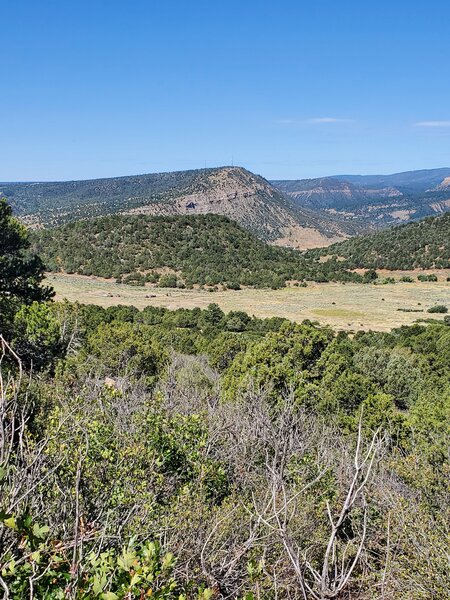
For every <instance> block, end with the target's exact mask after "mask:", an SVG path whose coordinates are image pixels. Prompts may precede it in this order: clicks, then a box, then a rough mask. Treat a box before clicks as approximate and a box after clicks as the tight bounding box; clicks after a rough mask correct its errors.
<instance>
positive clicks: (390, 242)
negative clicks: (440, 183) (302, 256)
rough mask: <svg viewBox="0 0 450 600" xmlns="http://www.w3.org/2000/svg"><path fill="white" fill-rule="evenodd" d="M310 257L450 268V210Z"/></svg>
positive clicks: (376, 265)
mask: <svg viewBox="0 0 450 600" xmlns="http://www.w3.org/2000/svg"><path fill="white" fill-rule="evenodd" d="M307 256H310V257H317V256H336V257H340V259H343V260H344V262H343V266H345V267H347V268H350V269H352V268H358V267H359V268H366V269H415V268H418V269H430V268H438V269H443V268H447V269H448V268H450V213H445V214H443V215H442V216H439V217H430V218H427V219H424V220H423V221H419V222H417V223H408V224H406V225H401V226H399V227H393V228H391V229H387V230H385V231H381V232H379V233H375V234H371V235H368V236H364V237H355V238H352V239H350V240H347V241H345V242H342V243H339V244H333V245H332V246H329V247H328V248H323V249H320V250H311V251H309V252H308V253H307Z"/></svg>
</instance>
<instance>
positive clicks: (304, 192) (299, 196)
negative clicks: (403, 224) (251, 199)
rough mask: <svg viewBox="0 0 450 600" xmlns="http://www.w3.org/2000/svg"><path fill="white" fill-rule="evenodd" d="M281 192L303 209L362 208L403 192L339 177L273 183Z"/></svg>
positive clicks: (400, 194)
mask: <svg viewBox="0 0 450 600" xmlns="http://www.w3.org/2000/svg"><path fill="white" fill-rule="evenodd" d="M272 184H273V185H274V186H275V187H277V188H278V189H279V190H281V191H282V192H284V193H285V194H287V195H288V196H290V197H291V198H293V199H294V200H295V201H296V202H298V203H299V204H301V205H302V206H308V207H310V208H321V209H338V208H341V207H346V208H347V207H351V206H356V207H358V206H360V205H363V204H367V203H368V202H370V201H371V200H373V199H375V198H395V197H399V196H402V193H401V192H400V191H399V190H397V189H395V188H392V187H387V188H380V189H370V188H365V187H363V186H358V185H355V184H352V183H350V182H348V181H343V180H340V179H336V178H335V177H321V178H320V179H298V180H293V181H289V180H288V181H272Z"/></svg>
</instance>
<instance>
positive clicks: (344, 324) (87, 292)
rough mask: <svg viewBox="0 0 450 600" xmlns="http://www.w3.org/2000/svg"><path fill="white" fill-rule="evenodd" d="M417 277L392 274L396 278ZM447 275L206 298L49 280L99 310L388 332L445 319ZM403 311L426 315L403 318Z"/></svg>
mask: <svg viewBox="0 0 450 600" xmlns="http://www.w3.org/2000/svg"><path fill="white" fill-rule="evenodd" d="M402 274H411V275H414V276H416V274H415V273H413V272H402V273H396V272H393V273H391V275H393V276H395V277H396V278H398V277H399V276H400V275H402ZM447 276H449V273H448V272H443V271H441V272H440V275H439V281H438V282H418V281H417V280H416V281H414V283H399V282H398V283H395V284H384V285H366V284H351V283H346V284H342V283H309V284H308V287H306V288H296V287H288V288H283V289H279V290H271V289H263V290H261V289H250V288H248V289H242V290H237V291H233V290H225V291H217V292H208V291H206V290H199V289H193V290H186V289H167V288H157V287H149V286H147V287H135V286H127V285H119V284H116V283H115V282H114V281H112V280H105V279H100V278H96V277H85V276H80V275H62V274H49V275H48V282H49V283H50V284H51V285H52V286H53V287H54V289H55V291H56V298H57V299H58V300H62V299H63V298H67V299H68V300H70V301H73V302H75V301H77V302H82V303H89V304H98V305H100V306H104V307H106V306H111V305H116V304H125V305H134V306H136V307H137V308H139V309H142V308H144V307H145V306H149V305H150V306H163V307H166V308H170V309H175V308H194V307H196V306H198V307H200V308H205V307H207V306H208V305H209V304H210V303H211V302H215V303H217V304H218V305H219V306H220V307H221V308H222V309H223V310H224V311H225V312H229V311H230V310H242V311H245V312H247V313H249V314H250V315H255V316H257V317H272V316H279V317H286V318H288V319H290V320H292V321H298V322H301V321H303V320H304V319H311V320H313V321H318V322H320V323H321V324H324V325H330V326H331V327H333V328H334V329H336V330H341V329H343V330H354V331H357V330H368V329H372V330H375V331H389V330H391V329H392V328H394V327H398V326H400V325H410V324H412V323H414V322H415V321H416V320H417V319H423V318H428V317H433V318H438V319H441V318H443V316H444V315H439V314H434V315H429V314H428V313H427V312H426V311H427V309H428V308H430V307H431V306H434V305H437V304H444V305H446V306H448V307H449V308H450V283H449V282H447V281H446V277H447ZM399 309H409V310H417V311H420V310H423V312H403V311H402V310H399Z"/></svg>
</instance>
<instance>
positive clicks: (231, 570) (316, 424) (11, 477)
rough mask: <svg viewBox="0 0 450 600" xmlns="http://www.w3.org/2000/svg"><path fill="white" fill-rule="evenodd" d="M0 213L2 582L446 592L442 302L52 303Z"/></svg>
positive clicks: (157, 593)
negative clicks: (293, 308)
mask: <svg viewBox="0 0 450 600" xmlns="http://www.w3.org/2000/svg"><path fill="white" fill-rule="evenodd" d="M0 220H1V224H2V234H3V237H2V238H0V332H1V334H0V589H1V591H2V594H3V597H4V598H6V599H11V600H22V599H23V598H30V599H36V600H37V599H39V600H41V599H43V600H63V599H72V600H92V599H94V600H97V599H98V600H143V599H144V598H149V597H152V598H156V599H159V600H211V599H215V598H217V599H218V600H226V599H227V600H229V599H232V598H233V599H238V600H274V599H275V598H278V599H280V600H291V599H297V598H301V599H303V600H325V599H329V598H339V599H344V598H352V599H359V600H386V599H387V598H389V599H390V600H404V599H405V598H407V599H408V600H429V599H430V598H433V599H434V598H436V599H439V600H440V599H443V598H448V590H449V587H450V586H449V583H450V582H449V571H448V539H449V536H450V528H449V527H450V508H449V507H450V490H449V485H448V481H449V479H448V476H449V472H450V460H449V443H448V442H449V439H450V430H449V423H450V321H449V320H448V318H444V321H443V322H440V323H436V322H433V321H430V322H429V323H428V325H427V326H424V325H415V326H413V327H409V328H407V327H405V328H401V329H397V330H394V331H392V332H391V333H372V332H368V333H362V332H361V333H358V334H356V335H348V334H346V333H339V334H338V335H336V334H334V333H333V332H332V331H331V330H329V329H327V328H322V327H318V326H314V325H313V324H311V323H310V322H304V323H303V324H301V325H299V324H294V323H290V322H289V321H287V320H285V319H277V318H273V319H264V320H263V319H257V318H254V317H250V316H249V315H247V314H245V313H243V312H239V311H234V312H230V313H228V314H224V313H223V312H222V311H221V310H220V308H219V307H218V306H217V305H215V304H211V305H210V306H209V307H208V308H207V309H204V310H200V309H199V308H196V309H192V310H177V311H169V310H166V309H162V308H155V307H147V308H145V309H144V310H143V311H141V312H140V311H139V310H137V309H135V308H133V307H123V306H116V307H111V308H108V309H102V308H100V307H97V306H80V305H76V304H69V303H67V302H65V303H53V302H51V301H48V298H49V297H50V295H51V294H50V292H51V291H50V290H48V289H46V288H43V287H42V286H41V280H42V275H43V273H42V264H41V263H40V262H39V261H38V260H37V259H33V260H31V261H30V260H29V259H28V258H27V255H26V251H27V239H26V231H25V230H24V228H23V227H22V226H20V225H19V224H18V223H17V221H15V219H14V218H13V217H12V216H11V214H10V210H9V209H8V207H7V205H6V204H5V203H0Z"/></svg>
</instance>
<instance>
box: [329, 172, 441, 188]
mask: <svg viewBox="0 0 450 600" xmlns="http://www.w3.org/2000/svg"><path fill="white" fill-rule="evenodd" d="M445 177H450V168H448V167H444V168H441V169H422V170H420V171H405V172H403V173H394V174H393V175H337V176H334V179H339V180H341V181H348V182H349V183H353V184H356V185H362V186H364V187H376V188H379V187H400V188H403V189H405V190H406V189H408V190H410V191H411V192H414V193H417V192H425V191H426V190H428V189H429V188H432V187H434V186H436V185H438V184H439V183H440V182H441V181H442V180H443V179H444V178H445Z"/></svg>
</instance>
